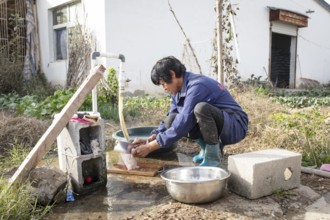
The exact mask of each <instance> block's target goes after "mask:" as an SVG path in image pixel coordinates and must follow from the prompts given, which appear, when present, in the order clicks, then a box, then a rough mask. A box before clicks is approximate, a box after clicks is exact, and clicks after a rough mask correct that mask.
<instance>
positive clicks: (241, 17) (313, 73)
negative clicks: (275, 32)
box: [232, 0, 330, 83]
mask: <svg viewBox="0 0 330 220" xmlns="http://www.w3.org/2000/svg"><path fill="white" fill-rule="evenodd" d="M232 3H233V4H237V5H238V7H239V10H238V11H237V16H236V17H235V21H236V30H237V33H238V44H239V54H240V58H241V62H240V63H239V65H238V68H239V72H240V74H241V75H242V77H243V78H245V79H247V78H249V77H250V76H251V74H254V75H257V76H263V79H265V78H266V73H265V71H264V70H263V67H265V68H266V69H267V71H268V65H269V53H270V32H269V26H270V23H269V9H268V8H267V6H272V7H277V8H282V9H287V10H292V11H295V12H298V13H301V14H305V15H306V16H308V17H309V19H308V27H306V28H299V31H298V45H297V54H298V60H297V71H296V77H297V78H299V77H304V78H310V79H314V80H318V81H320V82H321V83H328V82H329V81H330V68H329V65H328V63H329V62H330V40H329V39H330V25H328V24H327V22H328V21H330V13H329V12H328V11H327V10H326V9H324V8H322V7H321V6H320V5H319V4H318V3H316V1H307V0H304V1H298V0H292V1H287V0H268V1H259V0H250V1H244V0H233V1H232ZM309 9H310V10H312V11H315V12H314V13H311V14H306V13H305V12H306V11H308V10H309Z"/></svg>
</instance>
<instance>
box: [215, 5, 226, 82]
mask: <svg viewBox="0 0 330 220" xmlns="http://www.w3.org/2000/svg"><path fill="white" fill-rule="evenodd" d="M222 4H223V0H216V13H217V47H218V50H217V54H218V60H217V61H218V62H217V63H218V82H220V83H221V84H224V83H225V80H224V71H223V62H222V54H223V53H222V50H223V41H222V38H223V36H222V31H223V30H222V10H223V8H222Z"/></svg>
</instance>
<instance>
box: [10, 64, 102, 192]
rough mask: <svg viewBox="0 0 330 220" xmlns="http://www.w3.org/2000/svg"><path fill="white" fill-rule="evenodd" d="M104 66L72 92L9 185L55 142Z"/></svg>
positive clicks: (29, 168)
mask: <svg viewBox="0 0 330 220" xmlns="http://www.w3.org/2000/svg"><path fill="white" fill-rule="evenodd" d="M104 71H105V68H104V67H103V66H102V65H100V66H96V67H95V68H94V69H92V70H91V72H90V74H89V75H88V76H87V78H86V79H85V81H84V82H83V83H82V84H81V86H80V87H79V88H78V90H77V91H76V92H75V94H73V96H72V97H71V99H70V100H69V101H68V103H67V104H66V105H65V106H64V108H63V109H62V111H61V112H60V113H59V114H58V115H57V116H56V118H55V119H54V120H53V122H52V124H51V125H50V126H49V128H48V129H47V131H46V132H45V133H44V134H43V135H42V136H41V138H40V139H39V141H38V142H37V144H36V145H35V146H34V148H33V149H32V150H31V152H30V153H29V154H28V156H27V157H26V158H25V160H24V161H23V163H22V164H21V165H20V166H19V168H18V169H17V171H16V172H15V173H14V175H13V176H12V177H11V179H10V180H9V183H10V186H11V185H12V184H13V183H14V182H16V181H17V180H19V181H22V180H24V179H25V178H26V177H27V176H28V175H29V173H30V171H31V170H32V169H33V168H35V167H36V166H37V165H38V163H39V161H40V160H41V159H42V158H43V156H44V155H45V154H46V153H47V152H48V151H49V148H50V147H51V145H52V144H53V143H54V142H55V140H56V138H57V136H58V135H59V134H60V133H61V131H62V130H63V128H64V127H65V126H66V124H67V123H68V122H69V121H70V119H71V117H72V116H73V115H74V114H75V113H76V112H77V110H78V109H79V107H80V106H81V105H82V103H83V102H84V101H85V98H86V97H87V95H88V94H89V92H90V91H91V90H92V89H93V88H94V87H95V86H96V84H97V82H98V81H99V80H100V79H101V78H102V77H103V73H104Z"/></svg>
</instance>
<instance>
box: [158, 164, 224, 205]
mask: <svg viewBox="0 0 330 220" xmlns="http://www.w3.org/2000/svg"><path fill="white" fill-rule="evenodd" d="M160 176H161V178H162V179H164V180H165V181H166V188H167V191H168V193H169V194H170V195H171V196H172V198H173V199H175V200H177V201H179V202H183V203H206V202H212V201H214V200H216V199H218V198H220V197H221V196H222V195H223V193H224V191H225V189H226V186H227V179H228V178H229V176H230V173H229V172H228V171H225V170H224V169H221V168H218V167H201V166H196V167H178V168H174V169H170V170H167V171H165V172H163V173H161V175H160Z"/></svg>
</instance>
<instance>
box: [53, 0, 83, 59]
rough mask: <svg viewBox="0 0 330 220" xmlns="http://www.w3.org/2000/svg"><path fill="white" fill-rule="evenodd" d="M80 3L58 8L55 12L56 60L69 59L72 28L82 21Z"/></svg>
mask: <svg viewBox="0 0 330 220" xmlns="http://www.w3.org/2000/svg"><path fill="white" fill-rule="evenodd" d="M80 17H81V16H80V3H76V4H71V5H66V6H62V7H59V8H56V9H55V10H54V11H53V30H54V49H55V60H66V59H67V58H68V40H69V33H70V28H72V27H73V26H74V25H76V24H77V22H78V21H79V20H80V19H79V18H80Z"/></svg>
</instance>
